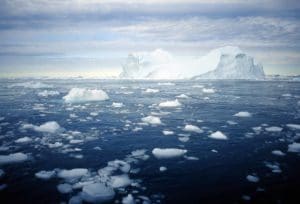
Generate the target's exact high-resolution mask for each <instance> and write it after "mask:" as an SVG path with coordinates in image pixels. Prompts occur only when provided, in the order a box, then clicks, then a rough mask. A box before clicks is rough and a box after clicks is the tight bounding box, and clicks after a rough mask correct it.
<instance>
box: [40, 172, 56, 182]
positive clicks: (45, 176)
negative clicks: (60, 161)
mask: <svg viewBox="0 0 300 204" xmlns="http://www.w3.org/2000/svg"><path fill="white" fill-rule="evenodd" d="M55 174H56V172H55V171H39V172H37V173H35V177H37V178H39V179H43V180H48V179H50V178H53V177H54V176H55Z"/></svg>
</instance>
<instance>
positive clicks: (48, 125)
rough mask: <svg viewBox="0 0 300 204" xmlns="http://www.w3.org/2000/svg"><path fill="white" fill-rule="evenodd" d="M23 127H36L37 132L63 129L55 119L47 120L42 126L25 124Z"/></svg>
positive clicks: (52, 131)
mask: <svg viewBox="0 0 300 204" xmlns="http://www.w3.org/2000/svg"><path fill="white" fill-rule="evenodd" d="M22 128H23V129H34V130H35V131H37V132H48V133H55V132H57V131H58V130H60V129H61V127H60V126H59V124H58V123H57V122H55V121H49V122H46V123H44V124H42V125H40V126H37V125H32V124H24V125H23V126H22Z"/></svg>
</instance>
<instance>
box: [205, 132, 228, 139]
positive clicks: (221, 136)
mask: <svg viewBox="0 0 300 204" xmlns="http://www.w3.org/2000/svg"><path fill="white" fill-rule="evenodd" d="M208 137H210V138H212V139H217V140H227V139H228V138H227V136H226V135H225V134H224V133H222V132H221V131H216V132H213V133H211V134H210V135H209V136H208Z"/></svg>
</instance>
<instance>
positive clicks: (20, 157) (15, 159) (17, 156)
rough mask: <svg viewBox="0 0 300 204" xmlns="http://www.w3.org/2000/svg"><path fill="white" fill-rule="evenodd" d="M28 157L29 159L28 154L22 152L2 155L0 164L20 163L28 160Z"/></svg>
mask: <svg viewBox="0 0 300 204" xmlns="http://www.w3.org/2000/svg"><path fill="white" fill-rule="evenodd" d="M28 159H29V157H28V155H27V154H24V153H22V152H18V153H12V154H9V155H0V165H2V164H11V163H20V162H24V161H27V160H28Z"/></svg>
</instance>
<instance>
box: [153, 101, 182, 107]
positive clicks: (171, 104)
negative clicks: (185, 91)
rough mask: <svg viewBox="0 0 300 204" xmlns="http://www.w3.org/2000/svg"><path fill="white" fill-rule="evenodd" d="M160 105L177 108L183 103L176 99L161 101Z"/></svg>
mask: <svg viewBox="0 0 300 204" xmlns="http://www.w3.org/2000/svg"><path fill="white" fill-rule="evenodd" d="M158 106H159V107H161V108H176V107H179V106H181V103H180V102H179V101H178V100H177V99H175V100H174V101H165V102H161V103H160V104H159V105H158Z"/></svg>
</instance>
